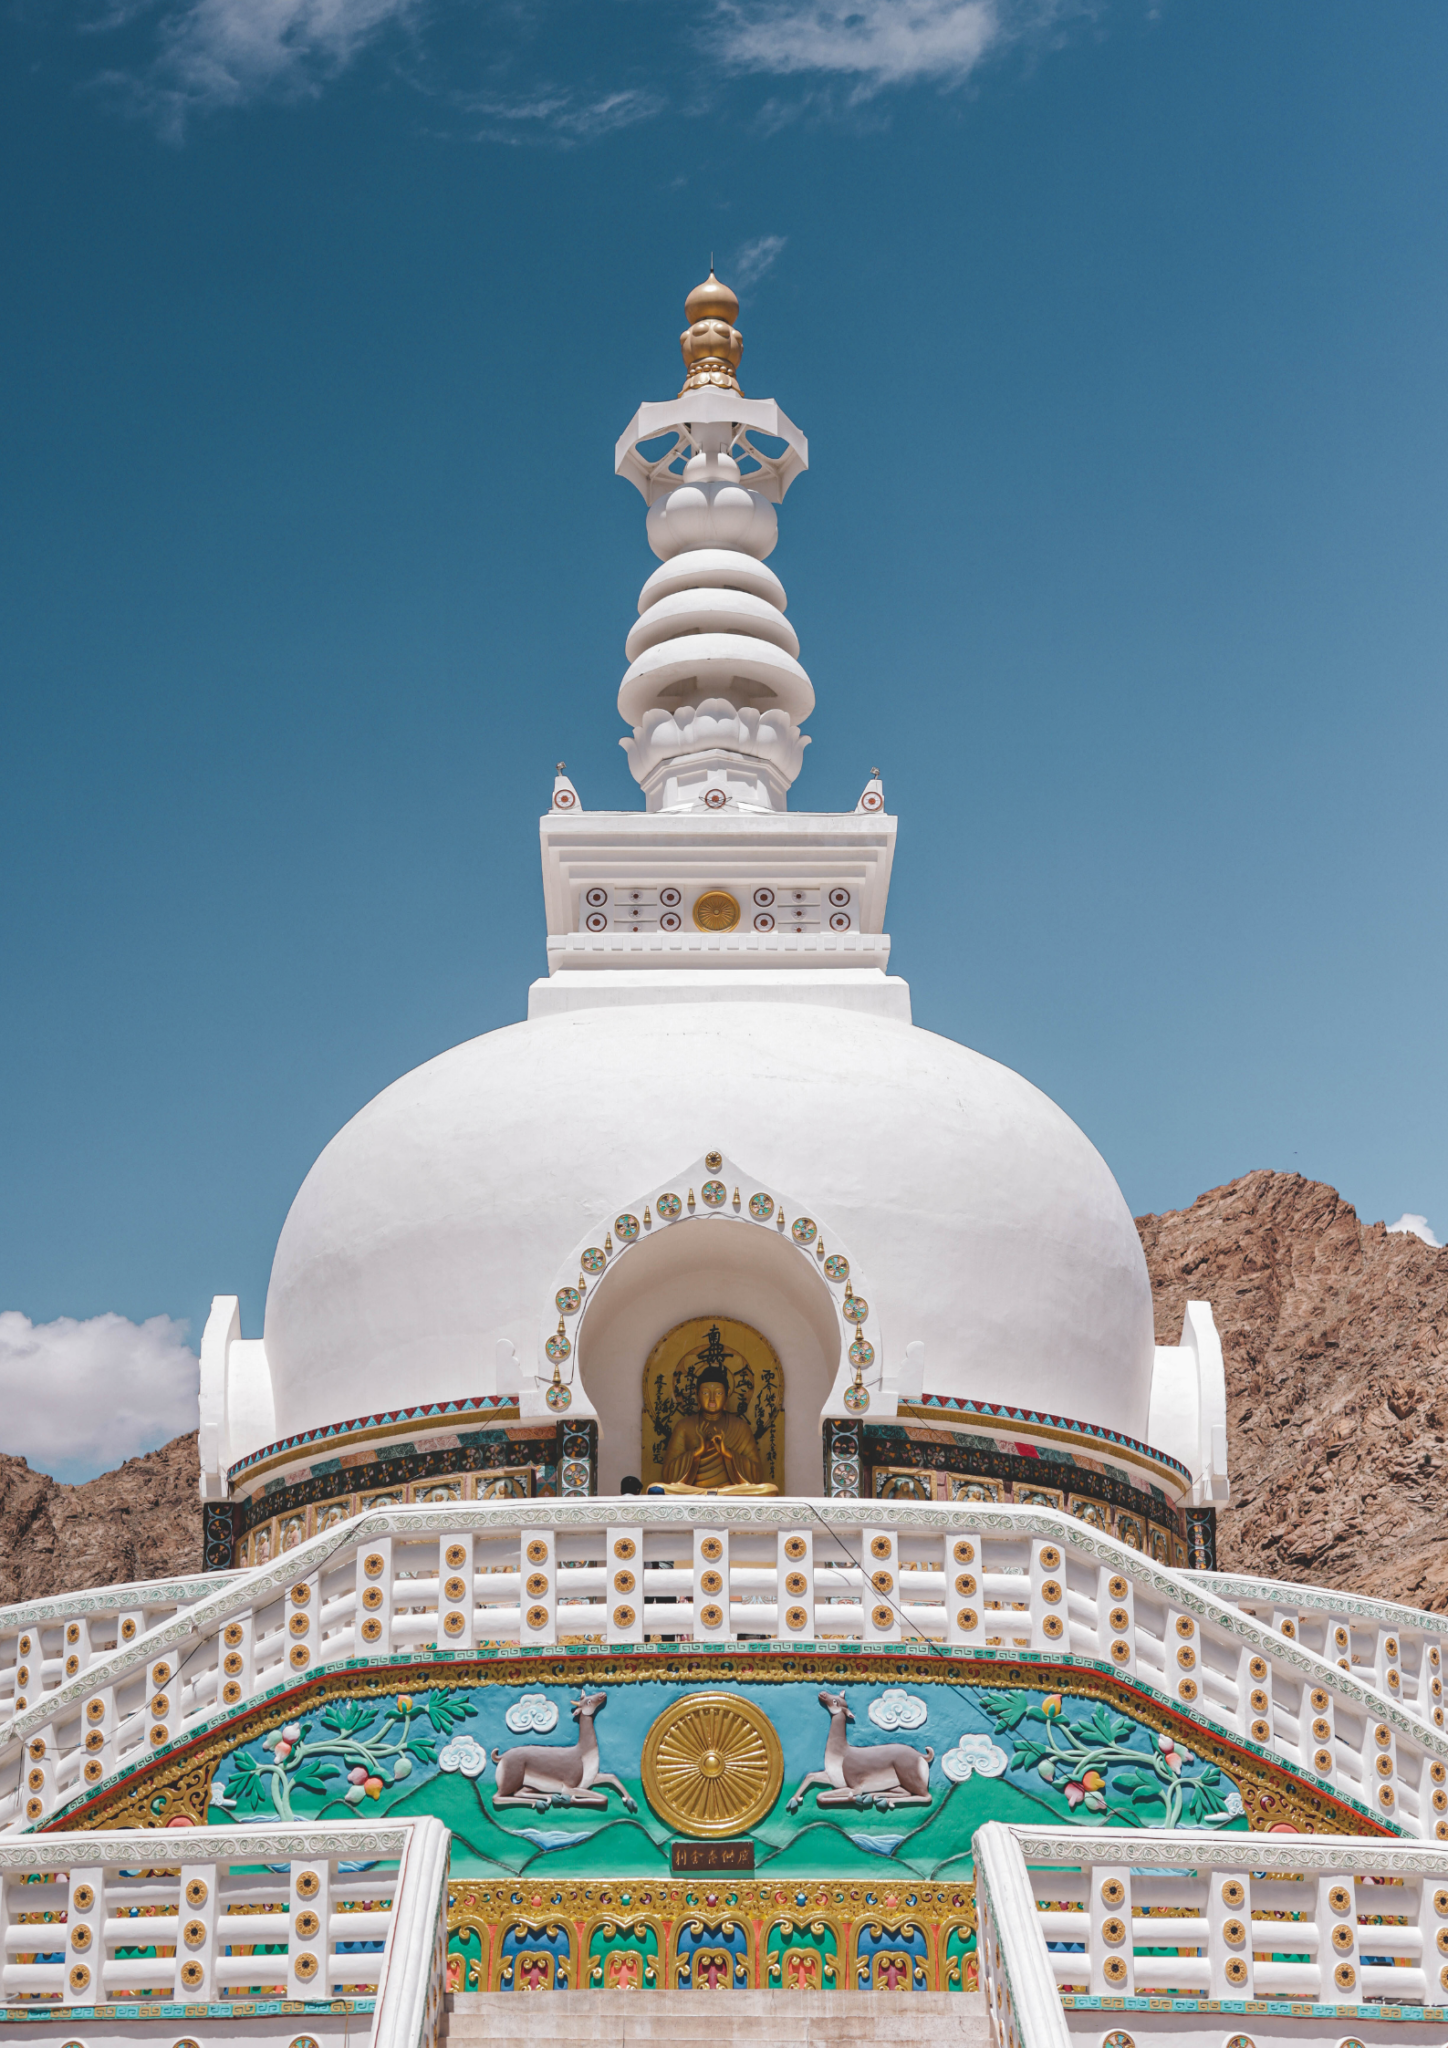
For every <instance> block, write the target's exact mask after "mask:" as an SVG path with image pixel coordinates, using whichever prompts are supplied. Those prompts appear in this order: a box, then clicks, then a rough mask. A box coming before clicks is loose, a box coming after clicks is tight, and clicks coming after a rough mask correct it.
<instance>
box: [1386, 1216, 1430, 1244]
mask: <svg viewBox="0 0 1448 2048" xmlns="http://www.w3.org/2000/svg"><path fill="white" fill-rule="evenodd" d="M1394 1233H1397V1234H1398V1235H1400V1236H1404V1237H1421V1238H1422V1240H1423V1242H1424V1244H1431V1245H1432V1246H1434V1248H1435V1249H1436V1248H1437V1245H1438V1240H1437V1238H1436V1237H1435V1236H1434V1235H1433V1233H1432V1231H1431V1230H1430V1229H1429V1228H1428V1219H1427V1217H1426V1216H1413V1215H1410V1214H1409V1213H1408V1212H1407V1211H1406V1210H1405V1211H1404V1212H1403V1214H1402V1215H1401V1216H1400V1217H1399V1218H1398V1220H1397V1222H1396V1223H1390V1224H1389V1225H1388V1235H1389V1236H1390V1237H1391V1236H1393V1235H1394Z"/></svg>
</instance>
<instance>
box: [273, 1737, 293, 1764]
mask: <svg viewBox="0 0 1448 2048" xmlns="http://www.w3.org/2000/svg"><path fill="white" fill-rule="evenodd" d="M272 1753H273V1755H274V1756H275V1757H276V1760H277V1762H278V1763H279V1764H284V1763H285V1762H286V1760H287V1758H288V1757H289V1756H290V1755H291V1753H292V1745H291V1744H290V1743H289V1742H288V1741H287V1740H286V1738H285V1737H284V1736H283V1737H279V1738H278V1740H277V1746H276V1748H275V1750H274V1751H273V1752H272Z"/></svg>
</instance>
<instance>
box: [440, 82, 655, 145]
mask: <svg viewBox="0 0 1448 2048" xmlns="http://www.w3.org/2000/svg"><path fill="white" fill-rule="evenodd" d="M460 104H461V106H462V107H463V109H464V111H465V112H467V113H469V114H472V115H475V116H477V117H478V118H479V119H480V121H481V122H482V129H481V132H482V134H483V135H484V136H485V137H486V138H487V140H488V141H490V142H514V143H520V142H554V143H565V144H566V143H581V142H594V141H596V140H597V139H598V137H599V136H601V135H611V134H612V133H613V132H614V130H615V129H618V128H632V127H633V126H634V124H635V123H636V122H638V121H650V120H652V119H653V117H654V116H655V115H656V114H659V113H662V111H663V108H664V105H665V102H664V100H663V99H662V98H661V97H660V96H659V95H658V94H657V93H653V92H647V91H645V90H643V89H642V88H641V87H631V88H629V89H627V90H620V91H617V92H606V93H598V94H589V93H580V92H573V91H569V90H567V89H565V88H561V87H560V88H557V89H554V88H549V87H543V88H541V89H539V90H538V91H536V92H533V93H528V94H525V95H521V96H519V97H518V98H515V99H498V98H468V99H464V100H462V101H461V102H460Z"/></svg>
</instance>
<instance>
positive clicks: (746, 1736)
mask: <svg viewBox="0 0 1448 2048" xmlns="http://www.w3.org/2000/svg"><path fill="white" fill-rule="evenodd" d="M642 1763H643V1782H644V1796H645V1798H646V1799H647V1800H648V1802H649V1805H650V1806H652V1808H653V1809H654V1811H655V1813H657V1814H658V1816H659V1818H660V1819H661V1820H663V1821H665V1822H667V1824H668V1825H669V1826H670V1827H672V1828H677V1829H678V1831H679V1833H680V1834H683V1835H702V1836H716V1835H734V1834H741V1833H743V1832H744V1831H745V1830H746V1829H748V1828H752V1827H754V1826H755V1825H756V1824H757V1823H758V1822H759V1821H761V1820H763V1818H764V1816H765V1815H766V1814H767V1813H768V1811H769V1809H770V1808H771V1807H772V1806H773V1804H774V1802H775V1800H776V1799H777V1798H778V1797H779V1788H780V1785H781V1783H782V1782H783V1779H784V1751H783V1750H782V1749H781V1748H780V1743H779V1737H778V1736H777V1735H776V1734H775V1732H774V1727H773V1724H772V1723H771V1721H770V1719H769V1717H768V1715H767V1714H764V1713H763V1712H761V1710H760V1709H759V1708H758V1707H756V1706H755V1705H754V1704H753V1703H752V1702H751V1701H749V1700H746V1699H739V1698H738V1697H736V1696H735V1695H734V1694H732V1693H727V1692H706V1693H693V1694H690V1695H689V1696H688V1697H687V1698H685V1699H681V1700H676V1701H675V1702H674V1704H673V1705H672V1706H671V1707H665V1709H664V1711H663V1712H662V1713H661V1714H660V1715H659V1718H658V1719H657V1721H655V1723H654V1725H653V1727H652V1728H650V1730H649V1732H648V1734H647V1735H646V1736H645V1738H644V1749H643V1759H642Z"/></svg>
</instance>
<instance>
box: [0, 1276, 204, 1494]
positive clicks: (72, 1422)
mask: <svg viewBox="0 0 1448 2048" xmlns="http://www.w3.org/2000/svg"><path fill="white" fill-rule="evenodd" d="M188 1328H189V1325H188V1324H186V1323H181V1322H177V1321H176V1320H175V1319H174V1318H173V1317H171V1316H150V1317H148V1318H147V1320H146V1321H145V1322H144V1323H132V1322H128V1321H127V1320H126V1318H125V1317H124V1316H118V1315H102V1316H91V1317H89V1318H88V1319H87V1320H86V1321H84V1322H78V1321H77V1320H76V1319H75V1317H74V1316H60V1317H59V1318H57V1320H56V1321H55V1322H53V1323H32V1322H31V1320H30V1318H29V1317H28V1316H23V1315H21V1314H20V1313H19V1311H18V1310H16V1309H6V1310H3V1311H0V1416H3V1418H4V1419H3V1421H0V1450H3V1451H8V1452H10V1453H11V1455H12V1456H15V1457H22V1458H25V1459H27V1460H28V1461H29V1463H30V1465H31V1467H32V1468H33V1469H34V1470H36V1471H39V1472H50V1473H53V1474H54V1476H55V1477H56V1478H57V1479H66V1480H79V1479H90V1478H92V1477H93V1476H94V1475H95V1474H96V1473H97V1472H108V1471H109V1470H110V1469H111V1468H112V1467H113V1466H115V1465H119V1464H120V1463H121V1461H122V1460H123V1459H125V1458H134V1457H135V1456H136V1455H137V1454H138V1453H139V1452H141V1451H150V1450H154V1449H155V1447H156V1446H157V1444H163V1443H168V1442H169V1441H170V1439H171V1438H172V1437H174V1436H179V1435H180V1434H181V1433H182V1431H183V1430H187V1429H195V1427H196V1420H197V1416H196V1389H197V1382H198V1373H199V1368H198V1365H197V1361H196V1355H195V1353H194V1352H193V1351H191V1350H190V1349H189V1348H188V1346H187V1343H186V1333H187V1330H188Z"/></svg>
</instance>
